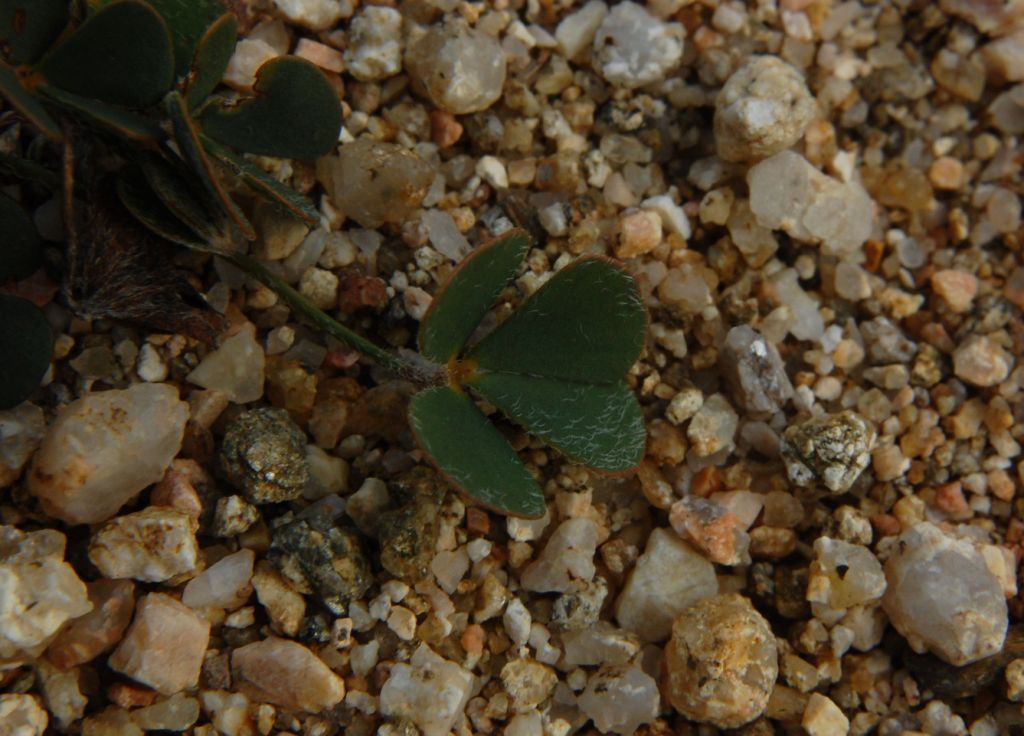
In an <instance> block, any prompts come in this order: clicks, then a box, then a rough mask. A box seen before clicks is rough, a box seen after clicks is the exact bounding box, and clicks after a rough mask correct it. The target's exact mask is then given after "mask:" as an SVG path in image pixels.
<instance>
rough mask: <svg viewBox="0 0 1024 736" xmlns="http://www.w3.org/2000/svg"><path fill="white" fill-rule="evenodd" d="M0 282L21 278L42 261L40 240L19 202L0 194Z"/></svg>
mask: <svg viewBox="0 0 1024 736" xmlns="http://www.w3.org/2000/svg"><path fill="white" fill-rule="evenodd" d="M0 228H2V229H3V234H4V237H3V243H2V245H0V283H3V282H5V281H10V280H11V279H23V278H25V277H26V276H28V275H29V274H31V273H32V272H33V271H35V270H36V269H37V268H39V267H40V266H41V265H43V241H42V239H41V238H40V237H39V232H38V231H37V230H36V226H35V224H34V223H33V222H32V218H31V217H29V216H28V213H27V212H25V210H23V209H22V208H21V205H20V204H18V203H17V202H15V201H14V200H13V199H11V198H10V197H8V196H7V195H5V194H0Z"/></svg>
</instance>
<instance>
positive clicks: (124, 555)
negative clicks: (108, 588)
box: [89, 506, 199, 583]
mask: <svg viewBox="0 0 1024 736" xmlns="http://www.w3.org/2000/svg"><path fill="white" fill-rule="evenodd" d="M198 527H199V522H197V521H196V520H195V519H193V518H192V517H191V516H189V515H188V514H186V513H185V512H183V511H178V510H177V509H172V508H170V507H168V506H150V507H149V508H146V509H143V510H142V511H136V512H135V513H134V514H125V515H124V516H118V517H117V518H115V519H111V520H110V521H109V522H107V523H106V524H105V525H104V526H103V527H102V528H100V530H99V531H97V532H96V533H95V534H94V535H93V538H92V541H91V542H90V543H89V559H90V560H92V562H93V564H94V565H96V567H97V568H98V569H99V571H100V572H102V573H103V575H104V577H107V578H112V579H118V578H134V579H135V580H141V581H143V582H147V583H162V582H163V581H165V580H170V579H171V578H173V577H176V576H178V575H184V574H186V573H190V572H192V571H193V570H195V569H196V565H197V564H198V562H199V544H198V543H197V542H196V529H197V528H198Z"/></svg>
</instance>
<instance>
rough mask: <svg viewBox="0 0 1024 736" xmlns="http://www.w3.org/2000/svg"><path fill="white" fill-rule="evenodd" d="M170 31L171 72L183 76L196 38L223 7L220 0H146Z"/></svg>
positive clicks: (188, 65)
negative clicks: (172, 69) (172, 48)
mask: <svg viewBox="0 0 1024 736" xmlns="http://www.w3.org/2000/svg"><path fill="white" fill-rule="evenodd" d="M148 2H149V4H150V5H152V6H153V7H154V8H155V9H156V11H157V12H158V13H160V15H162V16H163V18H164V20H165V21H167V26H168V28H169V29H170V31H171V39H172V41H173V43H174V72H175V74H176V75H177V76H179V77H184V76H185V75H186V74H188V72H189V67H190V66H191V65H192V59H193V55H194V53H195V49H196V45H197V43H198V42H199V39H200V38H202V37H203V34H204V33H206V30H207V29H208V28H209V27H210V25H211V24H212V23H213V22H214V21H215V20H217V18H219V17H220V16H221V15H222V14H223V13H224V10H225V5H224V3H223V2H221V1H220V0H148Z"/></svg>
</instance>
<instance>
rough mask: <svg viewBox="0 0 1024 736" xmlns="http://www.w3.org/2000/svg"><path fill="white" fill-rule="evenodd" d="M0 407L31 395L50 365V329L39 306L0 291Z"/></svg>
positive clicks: (3, 407)
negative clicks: (1, 356) (2, 357)
mask: <svg viewBox="0 0 1024 736" xmlns="http://www.w3.org/2000/svg"><path fill="white" fill-rule="evenodd" d="M0 355H3V356H4V359H3V360H0V409H10V408H11V407H14V406H17V405H18V404H20V403H21V402H22V401H24V400H25V399H27V398H28V397H29V396H31V395H32V394H33V393H34V392H35V390H36V389H37V388H39V382H40V381H41V380H42V379H43V375H44V374H45V373H46V369H47V368H49V367H50V359H51V357H52V356H53V331H52V330H51V329H50V323H49V322H47V321H46V317H44V316H43V313H42V312H41V311H40V309H39V308H38V307H37V306H36V305H34V304H32V303H31V302H28V301H25V300H24V299H19V298H18V297H16V296H11V295H10V294H0Z"/></svg>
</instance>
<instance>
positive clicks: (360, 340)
mask: <svg viewBox="0 0 1024 736" xmlns="http://www.w3.org/2000/svg"><path fill="white" fill-rule="evenodd" d="M223 257H224V258H226V259H227V260H228V261H230V262H231V263H233V264H234V265H236V266H238V267H239V268H240V269H242V270H243V271H245V272H246V273H247V274H249V275H250V276H252V277H253V278H255V279H256V280H258V281H259V282H261V283H262V284H264V285H265V286H266V287H268V288H269V289H271V290H272V291H273V292H274V293H275V294H277V295H278V296H279V297H280V298H281V299H283V300H284V301H285V302H286V303H287V304H288V306H289V307H291V308H292V309H294V310H295V311H296V312H298V313H299V314H301V315H303V316H304V317H305V318H306V319H308V320H309V321H310V322H312V323H313V324H314V325H316V326H317V327H319V328H320V329H321V330H323V331H324V332H326V333H327V334H328V335H330V336H331V337H333V338H335V339H337V340H340V341H341V342H343V343H345V344H346V345H348V346H349V347H350V348H352V349H353V350H358V351H359V352H360V353H362V354H363V355H365V356H366V357H368V358H370V359H371V360H373V361H374V362H375V363H376V364H377V365H379V366H381V367H382V368H386V369H388V370H390V371H392V372H393V373H396V374H398V375H399V376H401V377H403V378H408V379H410V380H412V381H415V382H417V383H429V382H431V381H432V380H433V378H432V377H431V376H427V375H424V370H423V368H422V367H420V366H417V365H415V364H414V363H413V362H412V361H408V360H405V359H404V358H401V357H399V356H397V355H393V354H391V353H389V352H388V351H386V350H384V349H382V348H380V347H378V346H377V345H375V344H373V343H372V342H370V341H369V340H367V339H366V338H365V337H362V336H361V335H357V334H356V333H355V332H353V331H352V330H350V329H349V328H348V327H345V325H343V324H341V323H340V322H338V321H336V320H334V319H332V318H331V317H329V316H328V315H327V314H325V313H324V312H323V311H322V310H321V309H319V308H317V307H316V306H314V305H313V303H312V302H310V301H309V299H307V298H306V297H304V296H302V294H300V293H299V292H297V291H296V290H295V289H293V288H292V287H291V286H290V285H289V284H288V283H286V282H285V281H284V279H282V278H280V277H279V276H277V275H276V274H275V273H273V272H272V271H270V269H268V268H267V267H266V266H264V265H263V264H262V263H260V262H259V261H258V260H256V259H255V258H253V257H252V256H250V255H246V254H245V253H226V254H223Z"/></svg>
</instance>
